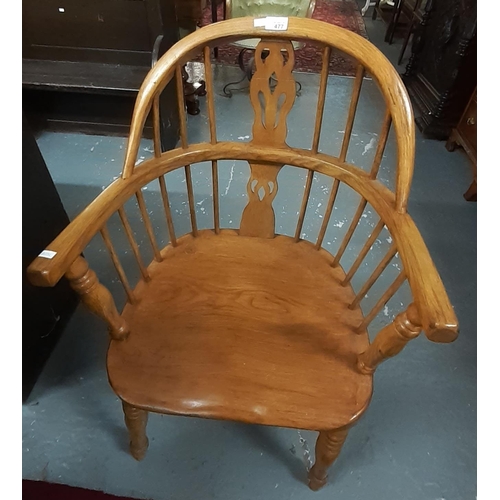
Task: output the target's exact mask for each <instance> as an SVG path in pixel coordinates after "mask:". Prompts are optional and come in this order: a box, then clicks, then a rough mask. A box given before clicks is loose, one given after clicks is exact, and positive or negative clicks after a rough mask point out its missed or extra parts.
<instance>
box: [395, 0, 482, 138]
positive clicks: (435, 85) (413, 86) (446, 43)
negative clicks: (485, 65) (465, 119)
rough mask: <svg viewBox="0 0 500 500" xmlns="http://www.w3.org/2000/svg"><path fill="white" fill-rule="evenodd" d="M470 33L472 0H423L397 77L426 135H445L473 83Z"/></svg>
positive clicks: (473, 33) (473, 50) (473, 42)
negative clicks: (400, 77) (406, 57)
mask: <svg viewBox="0 0 500 500" xmlns="http://www.w3.org/2000/svg"><path fill="white" fill-rule="evenodd" d="M476 38H477V37H476V1H475V0H441V1H436V0H427V2H426V4H425V7H424V10H423V13H422V19H421V21H420V23H419V24H418V26H417V27H416V28H415V30H414V35H413V43H412V46H411V57H410V60H409V62H408V65H407V67H406V71H405V73H404V77H403V80H404V82H405V84H406V87H407V89H408V92H409V94H410V97H411V99H412V102H413V104H414V109H415V115H416V123H417V125H418V127H419V128H420V130H421V131H422V133H423V134H424V135H425V136H426V137H429V138H435V139H442V140H446V139H448V137H449V136H450V133H451V130H452V128H453V127H455V126H456V124H457V123H458V121H459V119H460V116H461V114H462V112H463V110H464V108H465V106H466V104H467V101H468V100H469V98H470V96H471V94H472V92H473V90H474V88H475V86H476V81H477V69H476V62H477V54H476V45H477V40H476Z"/></svg>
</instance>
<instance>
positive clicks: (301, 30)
mask: <svg viewBox="0 0 500 500" xmlns="http://www.w3.org/2000/svg"><path fill="white" fill-rule="evenodd" d="M251 37H257V38H260V39H261V41H260V43H259V44H258V46H257V48H256V52H257V54H256V73H255V76H254V77H253V78H252V81H251V88H250V101H251V104H252V106H253V111H254V115H255V120H254V122H253V129H252V138H251V140H250V141H249V142H246V143H242V142H224V141H218V140H217V135H216V123H215V116H216V115H215V105H214V92H213V79H212V71H211V65H210V50H211V47H213V46H214V45H216V44H217V43H221V41H235V40H238V39H248V38H251ZM298 39H308V40H314V41H316V42H318V43H320V44H322V45H323V47H324V48H323V56H322V57H323V69H322V72H321V75H320V85H319V93H318V102H317V110H316V118H315V128H314V133H313V140H312V146H311V148H310V149H297V148H291V147H289V146H288V145H287V143H286V138H287V123H286V121H287V115H288V113H289V111H290V109H291V108H292V106H293V103H294V99H295V81H294V78H293V75H292V69H293V61H294V55H293V47H292V44H291V41H292V40H298ZM332 49H339V50H342V51H344V52H345V53H347V54H348V55H350V56H352V57H354V58H355V59H356V60H357V61H358V69H357V74H356V77H355V79H354V84H353V91H352V98H351V101H350V105H349V111H348V116H347V123H346V127H345V135H344V139H343V142H342V145H341V148H340V154H339V155H338V156H331V155H327V154H325V153H321V152H318V145H319V140H320V133H321V124H322V119H323V110H324V105H325V94H326V88H327V80H328V62H329V58H330V55H331V51H332ZM198 51H202V52H203V54H204V58H205V64H206V85H207V90H208V94H207V109H208V117H209V130H210V141H209V142H202V143H195V144H189V143H188V138H187V130H186V128H187V127H186V115H185V110H184V106H183V94H182V85H181V83H182V67H183V65H184V64H185V63H186V61H188V60H189V58H190V57H192V56H193V55H196V53H197V52H198ZM263 51H266V54H267V56H266V57H265V58H262V57H261V54H262V52H263ZM284 53H286V57H284V56H283V54H284ZM365 71H366V72H369V73H370V74H371V75H372V77H373V79H374V81H375V82H376V83H377V84H378V86H379V88H380V92H381V94H382V95H383V97H384V99H385V103H386V111H385V118H384V120H383V123H382V127H381V132H380V135H379V142H378V146H377V149H376V152H375V155H374V160H373V165H372V168H371V170H370V171H369V172H367V171H365V170H363V169H362V168H359V167H357V166H355V165H353V164H350V163H349V162H347V160H346V155H347V149H348V147H349V141H350V137H351V133H352V130H353V123H354V118H355V115H356V109H357V104H358V99H359V95H360V90H361V86H362V82H363V75H364V74H365ZM271 75H273V78H274V79H275V81H277V83H276V85H274V86H273V88H272V89H271V88H270V79H271ZM173 78H175V79H176V81H177V84H178V85H177V89H178V102H179V112H180V115H181V129H180V136H181V140H180V146H179V147H178V148H176V149H173V150H170V151H166V152H162V151H161V146H160V134H159V110H158V99H159V95H160V93H161V91H162V90H163V89H164V88H165V86H166V85H167V83H168V82H169V81H170V80H172V79H173ZM179 89H180V90H179ZM149 113H152V116H153V123H154V127H155V135H154V157H153V158H151V159H149V160H146V161H144V162H142V163H141V164H140V165H137V166H136V165H135V164H136V158H137V156H138V150H139V142H140V138H141V131H142V128H143V126H144V123H145V120H146V117H147V116H148V114H149ZM391 126H392V127H394V134H395V139H396V141H397V153H396V156H397V172H396V181H395V192H392V191H390V190H389V189H388V188H386V187H385V186H384V185H383V184H382V183H381V182H380V181H379V180H377V174H378V171H379V166H380V162H381V159H382V155H383V152H384V148H385V144H386V141H387V138H388V134H389V130H390V127H391ZM414 143H415V139H414V123H413V115H412V110H411V105H410V101H409V99H408V95H407V92H406V90H405V87H404V86H403V84H402V82H401V79H400V78H399V76H398V74H397V72H396V71H395V69H394V68H393V67H392V66H391V64H390V63H389V61H388V60H387V59H386V58H385V57H384V56H383V55H382V53H381V52H380V51H379V50H377V49H376V48H375V47H374V46H373V45H372V44H370V43H369V42H368V41H366V40H364V39H363V38H361V37H359V36H357V35H355V34H353V33H351V32H349V31H347V30H344V29H342V28H339V27H336V26H333V25H330V24H327V23H323V22H320V21H315V20H311V19H301V18H289V20H288V28H287V30H286V31H268V30H265V29H264V28H260V27H259V28H255V27H254V19H252V18H238V19H232V20H228V21H223V22H219V23H217V24H215V25H211V26H208V27H205V28H202V29H200V30H199V31H197V32H196V33H193V34H192V35H189V36H187V37H186V38H184V39H183V40H181V41H180V42H178V43H177V44H176V45H174V46H173V47H172V48H171V49H170V50H169V51H168V52H167V53H166V54H165V55H164V56H163V57H162V58H161V59H160V60H159V61H158V63H157V64H156V65H155V67H154V68H153V69H152V70H151V72H150V73H149V74H148V76H147V77H146V79H145V81H144V83H143V85H142V87H141V89H140V92H139V95H138V97H137V102H136V107H135V110H134V114H133V118H132V124H131V130H130V138H129V141H128V147H127V151H126V155H125V160H124V167H123V172H122V176H121V178H119V179H117V180H116V181H114V182H113V183H112V184H111V185H110V186H109V187H108V188H107V189H105V190H104V191H103V192H102V193H101V194H100V195H99V196H98V197H97V198H96V199H95V200H94V201H93V202H92V203H91V204H90V205H89V206H88V207H87V208H86V209H85V210H84V211H83V212H82V213H81V214H80V215H79V216H78V217H77V218H76V219H75V220H74V221H73V222H72V223H71V224H70V225H69V226H68V227H67V228H66V229H65V230H64V231H63V232H62V233H61V234H60V235H59V236H58V237H57V238H56V239H55V240H54V241H53V242H52V243H51V244H50V245H49V246H48V248H47V249H46V250H45V251H44V252H42V254H41V255H40V256H39V257H37V258H36V259H35V260H34V261H33V263H32V264H31V265H30V267H29V269H28V274H29V278H30V280H31V281H32V283H34V284H36V285H39V286H53V285H55V284H56V283H57V282H58V281H59V280H60V279H61V278H62V277H63V276H65V277H66V278H67V279H68V280H69V282H70V284H71V286H72V287H73V288H74V289H75V290H76V291H77V292H78V293H79V295H80V297H81V299H82V301H83V303H84V304H86V305H87V306H88V308H89V309H90V310H91V311H93V312H94V313H95V314H97V315H98V316H100V317H101V318H102V319H103V320H104V321H105V322H106V323H107V325H108V327H109V333H110V337H111V340H110V345H109V351H108V358H107V369H108V374H109V381H110V384H111V386H112V387H113V389H114V391H115V392H116V394H117V395H118V396H119V397H120V398H121V400H122V401H123V410H124V413H125V422H126V425H127V427H128V429H129V434H130V451H131V454H132V455H133V456H134V457H135V458H136V459H138V460H140V459H141V458H142V457H143V456H144V454H145V452H146V448H147V446H148V440H147V437H146V422H147V415H148V412H159V413H164V414H175V415H189V416H198V417H206V418H216V419H228V420H235V421H241V422H247V423H258V424H266V425H273V426H283V427H291V428H298V429H309V430H316V431H319V436H318V440H317V443H316V461H315V464H314V466H313V467H312V468H311V470H310V471H309V486H310V488H312V489H313V490H316V489H318V488H320V487H321V486H323V485H324V484H325V483H326V479H327V469H328V467H329V466H330V465H331V464H332V463H333V461H334V460H335V458H336V457H337V455H338V454H339V452H340V449H341V447H342V445H343V443H344V440H345V439H346V436H347V433H348V430H349V428H350V427H351V426H352V425H353V424H354V423H355V422H356V421H357V419H358V418H359V417H360V416H361V415H362V414H363V412H364V411H365V410H366V408H367V407H368V404H369V402H370V398H371V395H372V382H373V373H374V371H375V369H376V368H377V366H378V365H379V363H381V362H382V361H384V360H385V359H387V358H389V357H391V356H394V355H396V354H397V353H399V352H400V351H401V350H402V349H403V348H404V347H405V345H406V344H407V342H408V341H409V340H411V339H414V338H415V337H417V336H418V335H419V333H420V332H421V330H423V331H424V332H425V335H426V336H427V338H428V339H430V340H431V341H434V342H451V341H453V340H454V339H455V338H456V336H457V332H458V325H457V320H456V317H455V314H454V311H453V308H452V306H451V305H450V302H449V300H448V297H447V295H446V292H445V289H444V287H443V284H442V282H441V280H440V278H439V275H438V273H437V271H436V269H435V267H434V265H433V262H432V260H431V257H430V255H429V253H428V251H427V248H426V246H425V244H424V242H423V240H422V238H421V236H420V233H419V232H418V230H417V228H416V227H415V225H414V223H413V221H412V219H411V217H410V216H409V215H408V213H407V201H408V195H409V190H410V183H411V179H412V173H413V162H414ZM228 159H231V160H245V161H247V162H248V163H249V166H250V178H249V180H248V185H247V193H248V202H247V205H246V207H245V209H244V210H243V213H242V217H241V223H240V226H239V229H238V230H230V229H224V228H222V227H221V224H220V217H219V214H220V210H219V189H218V172H219V168H220V164H219V163H218V162H220V161H222V160H228ZM203 161H205V162H206V161H208V162H211V173H212V175H213V186H212V187H213V214H214V220H213V228H212V229H210V230H201V229H199V228H198V227H197V220H196V212H195V203H194V198H193V182H192V177H191V165H193V164H195V163H197V162H203ZM283 165H289V166H292V167H297V169H305V171H306V172H307V176H306V181H305V189H304V194H303V200H302V202H301V208H300V211H299V214H298V217H297V228H296V232H295V236H294V237H289V236H284V235H277V234H275V214H274V211H273V206H272V201H273V199H274V198H275V196H276V193H277V190H278V184H277V179H278V177H277V176H278V172H279V171H280V169H281V168H282V166H283ZM177 169H184V171H185V175H186V181H187V182H186V186H187V193H188V200H189V207H190V220H191V226H192V227H191V231H190V232H189V233H188V234H184V235H182V236H179V235H178V234H175V231H174V224H173V217H172V211H173V207H172V206H171V203H170V200H169V192H168V189H167V186H166V182H165V175H166V174H168V173H170V172H173V171H175V170H177ZM320 174H323V175H325V176H327V177H329V178H331V179H332V189H331V193H330V195H329V200H328V204H327V207H326V211H325V215H324V218H323V220H322V223H321V228H320V229H319V234H318V237H317V240H316V241H315V242H309V241H304V240H302V239H301V237H300V236H301V229H302V226H303V222H304V216H305V212H306V206H307V203H308V199H309V196H310V192H311V185H312V183H313V179H314V177H315V175H320ZM152 181H157V182H158V183H159V192H160V193H161V197H162V200H163V203H164V211H165V216H166V226H168V231H169V239H170V242H169V244H168V245H166V246H165V247H164V248H160V246H159V245H158V242H157V240H156V236H155V231H154V228H153V225H152V223H151V220H150V217H149V214H148V211H147V207H146V205H145V200H144V196H143V192H142V191H141V188H142V187H143V186H145V185H146V184H148V183H151V182H152ZM341 184H345V185H346V186H348V187H349V188H351V189H352V190H354V191H356V192H357V193H358V194H359V195H360V197H361V201H360V202H359V206H358V207H357V210H356V212H355V214H354V217H353V218H352V220H351V222H350V224H349V228H348V230H347V232H346V234H345V236H344V238H343V240H342V243H341V244H340V248H339V250H338V251H337V252H336V254H335V255H332V254H330V253H329V252H327V251H326V250H325V249H324V248H322V243H323V239H324V237H325V232H326V229H327V226H328V223H329V220H330V218H331V216H332V212H333V208H334V204H335V200H336V196H337V192H338V189H339V186H340V185H341ZM134 197H135V198H136V201H137V206H138V210H140V213H141V214H142V219H143V222H144V225H145V230H146V232H147V235H148V239H149V242H148V245H149V243H150V244H151V247H152V252H153V253H154V259H153V260H152V262H151V263H150V264H149V265H148V266H145V265H144V264H143V263H142V259H141V253H140V252H141V250H140V248H139V245H138V243H137V239H136V238H135V237H134V233H133V230H132V228H131V225H130V223H129V221H128V219H127V216H126V212H125V210H124V205H125V203H126V202H128V201H129V200H130V199H133V198H134ZM367 204H369V206H371V207H373V209H374V210H375V211H376V212H377V214H378V217H380V219H379V222H378V223H377V224H376V225H375V227H374V229H373V231H372V232H371V234H370V236H369V237H368V239H367V241H366V243H365V244H364V246H363V247H362V249H361V250H360V252H359V254H358V255H357V256H356V258H355V260H354V263H353V264H352V266H351V267H350V269H349V270H348V271H347V272H346V271H344V269H343V267H342V265H341V259H342V256H343V255H344V253H345V251H346V249H348V248H349V241H350V240H351V238H352V236H353V234H354V232H355V231H356V228H357V226H358V223H359V222H360V220H361V216H362V213H363V211H364V209H365V207H366V206H367ZM116 212H117V213H118V215H119V217H120V219H121V221H122V223H123V228H124V232H125V234H126V236H127V238H128V240H129V242H130V246H131V249H132V251H133V254H134V256H135V257H136V258H137V263H138V265H139V268H140V272H141V275H142V278H141V279H140V280H139V282H138V284H137V285H136V286H135V287H134V288H132V286H131V285H130V284H129V281H128V280H127V276H126V274H125V271H124V268H123V267H122V265H121V263H120V260H119V258H118V253H117V251H116V249H115V247H114V246H113V242H112V241H111V237H110V232H109V230H108V224H107V223H108V221H109V219H110V217H112V216H115V215H114V214H115V213H116ZM383 228H384V230H388V231H389V232H390V235H391V238H392V245H391V247H390V249H389V250H388V252H387V254H386V255H385V256H384V257H383V258H382V260H381V261H380V263H379V264H378V265H377V266H376V268H375V269H374V271H373V273H372V274H371V275H370V276H369V277H368V279H367V280H366V282H365V283H364V285H363V286H362V287H361V288H360V289H359V290H358V292H357V293H356V292H355V291H354V290H353V287H352V285H351V283H352V278H353V276H354V274H355V273H356V272H358V270H359V268H360V266H361V263H362V262H363V259H365V258H366V256H367V254H368V253H369V252H370V249H371V247H372V245H373V243H374V241H375V239H376V238H377V236H378V235H379V234H380V232H381V231H382V229H383ZM99 232H100V233H101V235H102V237H103V239H104V242H105V243H106V246H107V248H108V250H109V253H110V256H111V259H112V261H113V263H114V265H115V267H116V271H117V274H118V276H119V278H120V280H121V282H122V284H123V287H124V289H125V292H126V296H127V302H126V304H125V307H124V308H123V311H122V312H121V313H120V312H118V310H117V307H116V305H115V302H114V300H113V297H112V295H111V293H110V292H109V290H108V289H107V288H106V287H105V286H104V285H102V284H101V283H100V282H99V281H98V279H97V276H96V274H95V272H94V271H92V270H91V269H90V268H89V265H88V263H87V261H86V260H85V258H84V257H83V256H82V252H83V251H84V250H85V248H86V246H87V245H88V244H89V241H90V240H91V238H93V236H94V235H96V234H97V233H99ZM396 252H399V256H400V259H401V262H402V264H403V269H402V270H401V272H400V274H399V275H398V277H397V278H396V279H395V280H394V282H393V283H392V284H391V285H390V286H389V287H388V289H387V290H385V291H384V292H382V293H381V294H380V297H379V298H378V300H377V301H376V304H375V306H374V307H373V309H372V310H371V311H370V312H369V313H368V314H366V315H363V312H362V310H361V308H360V302H361V301H362V300H363V299H364V297H365V296H366V294H367V292H368V291H369V290H373V285H374V283H375V282H376V281H377V280H378V279H379V277H380V276H381V274H382V273H383V272H384V270H385V269H386V268H387V266H388V264H389V262H390V261H391V259H392V258H393V257H394V255H395V254H396ZM404 282H407V283H408V284H409V287H410V289H411V293H412V296H413V299H412V302H411V303H409V304H408V305H407V307H405V308H403V309H402V310H401V312H400V313H399V314H398V315H397V316H396V317H395V319H394V321H393V322H392V323H390V324H388V325H387V326H385V327H383V328H382V329H381V330H380V331H379V333H378V334H377V335H376V337H375V338H374V340H373V342H371V343H370V340H369V337H368V334H367V327H368V325H369V324H370V323H371V322H372V320H373V319H374V318H375V316H376V315H377V313H378V312H379V311H380V310H381V308H382V307H383V306H384V304H386V303H387V302H388V300H389V299H390V298H391V297H392V296H393V295H394V293H395V292H396V290H397V289H398V288H399V287H400V286H401V285H402V284H403V283H404Z"/></svg>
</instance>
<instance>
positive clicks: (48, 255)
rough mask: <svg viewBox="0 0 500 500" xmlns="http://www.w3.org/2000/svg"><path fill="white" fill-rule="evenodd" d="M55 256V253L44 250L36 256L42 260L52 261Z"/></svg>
mask: <svg viewBox="0 0 500 500" xmlns="http://www.w3.org/2000/svg"><path fill="white" fill-rule="evenodd" d="M56 254H57V252H54V251H53V250H44V251H43V252H41V253H40V255H38V257H43V258H44V259H52V258H53V257H54V255H56Z"/></svg>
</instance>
